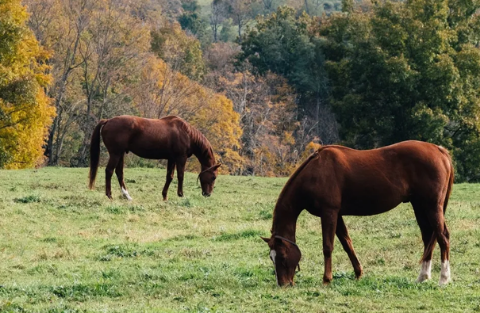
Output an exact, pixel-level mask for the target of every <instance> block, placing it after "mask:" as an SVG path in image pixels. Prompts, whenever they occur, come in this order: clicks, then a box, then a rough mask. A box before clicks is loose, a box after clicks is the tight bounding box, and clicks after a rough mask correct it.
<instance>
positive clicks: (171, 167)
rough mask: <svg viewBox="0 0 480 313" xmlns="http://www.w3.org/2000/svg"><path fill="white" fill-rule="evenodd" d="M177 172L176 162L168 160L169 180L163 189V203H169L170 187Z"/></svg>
mask: <svg viewBox="0 0 480 313" xmlns="http://www.w3.org/2000/svg"><path fill="white" fill-rule="evenodd" d="M174 172H175V161H174V160H168V163H167V180H166V181H165V186H164V187H163V191H162V196H163V201H167V194H168V187H170V183H171V182H172V180H173V173H174Z"/></svg>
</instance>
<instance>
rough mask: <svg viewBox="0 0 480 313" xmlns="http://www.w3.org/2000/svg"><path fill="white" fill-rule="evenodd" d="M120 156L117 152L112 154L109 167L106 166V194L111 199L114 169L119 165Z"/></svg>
mask: <svg viewBox="0 0 480 313" xmlns="http://www.w3.org/2000/svg"><path fill="white" fill-rule="evenodd" d="M119 160H120V157H119V156H118V155H115V154H110V158H109V159H108V163H107V167H106V168H105V194H106V195H107V197H108V198H109V199H112V176H113V171H114V170H115V168H116V167H117V164H118V161H119Z"/></svg>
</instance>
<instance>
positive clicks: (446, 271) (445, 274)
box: [439, 260, 451, 286]
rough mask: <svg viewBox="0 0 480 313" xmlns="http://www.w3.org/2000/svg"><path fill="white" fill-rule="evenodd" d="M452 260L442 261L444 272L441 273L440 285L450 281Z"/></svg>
mask: <svg viewBox="0 0 480 313" xmlns="http://www.w3.org/2000/svg"><path fill="white" fill-rule="evenodd" d="M450 280H451V279H450V261H449V260H446V261H445V262H442V272H441V273H440V282H439V285H440V286H443V285H446V284H448V283H449V282H450Z"/></svg>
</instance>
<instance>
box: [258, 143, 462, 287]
mask: <svg viewBox="0 0 480 313" xmlns="http://www.w3.org/2000/svg"><path fill="white" fill-rule="evenodd" d="M453 178H454V172H453V165H452V159H451V157H450V155H449V153H448V151H447V150H446V149H445V148H443V147H440V146H437V145H434V144H431V143H426V142H420V141H404V142H400V143H397V144H393V145H391V146H386V147H383V148H378V149H373V150H363V151H362V150H355V149H350V148H347V147H343V146H336V145H331V146H324V147H322V148H320V149H318V150H317V151H316V152H314V153H313V154H312V155H311V156H310V157H309V158H308V159H307V160H306V161H305V162H304V163H303V164H301V165H300V166H299V168H298V169H297V170H296V171H295V172H294V173H293V174H292V176H291V177H290V178H289V180H288V181H287V183H286V184H285V186H284V188H283V189H282V191H281V193H280V196H279V197H278V200H277V203H276V205H275V209H274V212H273V224H272V229H271V237H270V238H263V237H262V239H263V240H264V241H265V242H266V243H267V244H268V246H269V248H270V259H271V260H272V261H273V264H274V268H275V276H276V280H277V284H278V285H279V286H284V285H294V282H293V278H294V276H295V267H297V266H298V265H299V262H300V259H301V255H302V254H301V251H300V248H299V247H298V245H297V244H296V241H295V231H296V222H297V218H298V216H299V214H300V213H301V212H302V211H303V209H306V210H307V211H308V212H309V213H310V214H312V215H314V216H318V217H320V218H321V226H322V239H323V254H324V261H325V263H324V266H325V268H324V275H323V283H324V284H325V285H327V284H329V283H330V282H331V281H332V279H333V276H332V251H333V243H334V237H335V234H336V235H337V237H338V239H339V241H340V243H341V244H342V246H343V249H344V250H345V252H346V253H347V255H348V257H349V258H350V261H351V263H352V265H353V269H354V272H355V277H356V278H357V279H359V278H360V277H361V276H362V272H363V268H362V265H361V264H360V262H359V260H358V258H357V256H356V254H355V251H354V249H353V245H352V241H351V239H350V237H349V235H348V231H347V227H346V226H345V223H344V221H343V218H342V216H344V215H354V216H369V215H375V214H380V213H384V212H387V211H389V210H391V209H393V208H395V207H396V206H397V205H399V204H400V203H402V202H403V203H407V202H410V203H411V204H412V206H413V211H414V213H415V217H416V220H417V223H418V225H419V227H420V231H421V234H422V240H423V244H424V252H423V256H422V259H421V263H422V266H421V271H420V275H419V276H418V279H417V282H422V281H425V280H427V279H430V278H431V268H432V254H433V249H434V247H435V243H436V242H438V243H439V245H440V249H441V275H440V281H439V284H440V285H445V284H447V283H448V282H449V281H450V234H449V231H448V228H447V225H446V223H445V217H444V215H445V210H446V208H447V204H448V199H449V197H450V194H451V192H452V184H453Z"/></svg>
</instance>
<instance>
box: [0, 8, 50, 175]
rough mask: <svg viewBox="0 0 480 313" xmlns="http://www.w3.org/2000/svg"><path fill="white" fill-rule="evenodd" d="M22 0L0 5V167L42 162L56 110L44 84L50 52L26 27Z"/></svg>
mask: <svg viewBox="0 0 480 313" xmlns="http://www.w3.org/2000/svg"><path fill="white" fill-rule="evenodd" d="M26 18H27V14H26V12H25V8H24V7H23V6H22V5H21V3H20V1H14V0H11V1H3V2H2V3H1V4H0V33H2V36H5V37H4V38H5V40H4V42H3V43H2V44H3V45H2V47H0V62H1V63H0V91H1V93H0V112H1V113H2V115H1V118H0V153H1V155H2V160H0V161H1V162H0V166H3V167H5V168H25V167H32V166H36V165H39V164H40V163H41V162H42V159H43V158H42V156H43V144H44V141H45V137H46V135H47V132H48V126H49V125H50V123H51V120H52V118H53V116H54V115H55V110H54V108H53V107H52V106H51V104H50V99H49V98H48V97H47V96H46V95H45V93H44V91H43V87H45V86H47V84H48V83H49V82H50V76H49V75H48V74H47V70H48V69H49V67H48V65H47V64H46V62H45V61H46V59H47V58H48V53H47V52H46V51H45V50H44V49H43V48H42V47H41V46H40V45H39V44H38V42H37V41H36V39H35V37H34V36H33V33H32V32H31V31H30V30H29V29H28V28H27V27H26V25H25V21H26Z"/></svg>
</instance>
